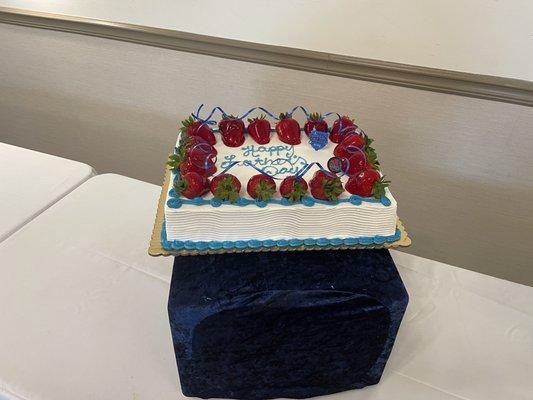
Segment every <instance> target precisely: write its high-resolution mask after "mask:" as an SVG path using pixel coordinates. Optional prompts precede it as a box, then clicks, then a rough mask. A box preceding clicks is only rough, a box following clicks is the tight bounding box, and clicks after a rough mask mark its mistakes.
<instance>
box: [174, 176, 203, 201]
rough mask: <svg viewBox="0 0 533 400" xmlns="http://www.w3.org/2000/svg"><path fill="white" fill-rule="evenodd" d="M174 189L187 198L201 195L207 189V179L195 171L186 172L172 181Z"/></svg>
mask: <svg viewBox="0 0 533 400" xmlns="http://www.w3.org/2000/svg"><path fill="white" fill-rule="evenodd" d="M174 189H176V192H178V193H180V194H181V195H182V196H185V197H187V198H188V199H194V198H195V197H200V196H203V195H204V194H205V193H206V192H207V191H208V190H209V181H208V180H207V178H206V177H205V176H202V175H200V174H198V173H196V172H187V173H186V174H184V175H181V176H180V178H179V179H178V180H177V181H175V182H174Z"/></svg>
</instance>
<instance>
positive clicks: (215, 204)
mask: <svg viewBox="0 0 533 400" xmlns="http://www.w3.org/2000/svg"><path fill="white" fill-rule="evenodd" d="M210 203H211V205H212V206H213V207H220V206H221V205H222V201H221V200H219V199H211V201H210Z"/></svg>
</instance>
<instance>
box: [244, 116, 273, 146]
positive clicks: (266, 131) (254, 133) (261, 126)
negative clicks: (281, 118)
mask: <svg viewBox="0 0 533 400" xmlns="http://www.w3.org/2000/svg"><path fill="white" fill-rule="evenodd" d="M248 122H249V124H248V133H249V134H250V136H251V137H252V139H253V140H255V142H256V143H257V144H267V143H268V142H270V122H269V121H268V119H266V116H265V115H263V114H261V116H260V117H259V118H254V119H248Z"/></svg>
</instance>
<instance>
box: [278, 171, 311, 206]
mask: <svg viewBox="0 0 533 400" xmlns="http://www.w3.org/2000/svg"><path fill="white" fill-rule="evenodd" d="M307 188H308V187H307V182H306V181H305V179H304V178H300V177H296V176H288V177H286V178H285V179H283V181H282V182H281V185H280V186H279V193H280V194H281V196H282V197H285V198H286V199H289V201H290V202H291V203H294V202H297V201H300V200H301V199H302V197H304V196H305V195H306V193H307Z"/></svg>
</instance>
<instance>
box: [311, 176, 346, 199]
mask: <svg viewBox="0 0 533 400" xmlns="http://www.w3.org/2000/svg"><path fill="white" fill-rule="evenodd" d="M309 187H310V188H311V194H312V195H313V197H314V198H315V199H319V200H329V201H337V199H338V198H339V196H340V195H341V193H342V192H344V189H343V188H342V183H341V180H340V179H339V177H338V176H337V175H335V174H332V173H331V172H327V171H323V170H319V171H316V172H315V174H314V175H313V179H311V180H310V181H309Z"/></svg>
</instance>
